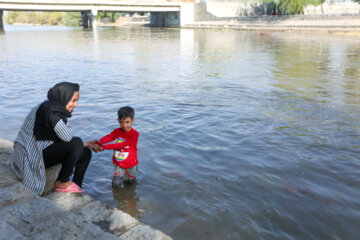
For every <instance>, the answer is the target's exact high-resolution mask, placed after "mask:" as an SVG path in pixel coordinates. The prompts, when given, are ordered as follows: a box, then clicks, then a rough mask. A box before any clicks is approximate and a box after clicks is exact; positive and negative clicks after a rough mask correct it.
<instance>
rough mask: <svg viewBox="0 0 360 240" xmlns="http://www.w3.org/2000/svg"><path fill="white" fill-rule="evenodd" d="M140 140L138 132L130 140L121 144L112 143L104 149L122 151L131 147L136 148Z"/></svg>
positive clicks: (104, 146)
mask: <svg viewBox="0 0 360 240" xmlns="http://www.w3.org/2000/svg"><path fill="white" fill-rule="evenodd" d="M138 138H139V133H137V132H136V133H134V134H133V135H131V136H130V137H129V138H128V139H126V140H125V141H123V142H121V143H110V144H106V145H103V146H102V147H103V148H104V149H121V148H124V147H127V146H130V145H133V146H135V147H136V146H137V142H138Z"/></svg>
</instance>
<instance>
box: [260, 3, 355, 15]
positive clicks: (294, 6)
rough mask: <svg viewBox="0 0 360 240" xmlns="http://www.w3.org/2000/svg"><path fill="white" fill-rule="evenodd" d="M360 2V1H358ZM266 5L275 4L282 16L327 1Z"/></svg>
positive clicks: (296, 12) (297, 12) (299, 11)
mask: <svg viewBox="0 0 360 240" xmlns="http://www.w3.org/2000/svg"><path fill="white" fill-rule="evenodd" d="M358 1H360V0H358ZM263 2H264V3H269V2H274V3H275V4H277V9H278V10H279V11H280V13H281V14H287V15H292V14H299V13H301V12H302V11H303V10H304V7H306V6H307V5H315V6H317V5H319V4H322V3H324V2H325V0H263Z"/></svg>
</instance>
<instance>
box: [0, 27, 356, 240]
mask: <svg viewBox="0 0 360 240" xmlns="http://www.w3.org/2000/svg"><path fill="white" fill-rule="evenodd" d="M359 56H360V39H359V38H354V37H349V36H341V35H331V34H314V33H312V34H309V33H276V32H274V33H271V34H258V33H256V32H241V31H213V30H189V29H187V30H186V29H184V30H179V29H157V28H101V27H100V28H98V29H97V32H96V33H93V32H91V31H83V30H82V29H80V28H66V27H29V26H26V27H21V26H6V28H5V33H4V34H2V35H0V79H1V81H0V100H1V105H0V112H1V115H0V120H1V123H2V125H1V127H0V137H1V138H5V139H8V140H14V139H15V137H16V133H17V131H18V129H19V127H20V125H21V123H22V121H23V119H24V118H25V116H26V114H27V113H28V112H29V110H30V108H31V107H33V106H35V105H36V104H38V103H40V102H41V101H42V100H44V99H45V98H46V93H47V90H48V89H49V88H50V87H51V86H52V85H54V84H55V83H57V82H60V81H72V82H78V83H79V84H80V86H81V87H80V102H79V107H78V108H77V109H76V110H75V112H74V114H73V117H72V119H70V124H71V125H72V127H73V129H74V130H75V131H76V134H77V135H78V136H81V137H82V138H83V139H85V140H87V139H94V138H99V137H101V136H103V135H105V134H107V133H109V132H110V131H111V130H113V129H114V128H116V127H117V119H116V118H117V116H116V111H117V109H118V108H119V107H120V106H123V105H130V106H133V107H134V108H135V111H136V113H135V118H136V120H135V123H134V128H135V129H137V130H138V131H139V132H140V139H139V145H138V147H139V151H138V155H139V161H140V165H139V173H138V178H137V183H136V184H134V185H132V186H127V187H126V188H124V189H112V188H111V178H112V173H113V165H112V161H111V152H103V153H100V154H93V159H92V162H91V164H90V167H89V171H88V173H87V175H86V177H85V180H84V185H85V186H84V188H85V190H86V192H87V193H89V194H90V195H91V196H93V197H94V198H95V199H98V200H100V201H102V202H106V203H107V204H110V205H111V206H114V207H117V208H119V209H121V210H124V211H125V212H128V213H129V214H130V215H132V216H135V217H136V218H138V219H139V220H141V221H142V222H144V223H146V224H149V225H151V226H153V227H155V228H157V229H160V230H162V231H164V232H165V233H167V234H169V235H170V236H171V237H173V238H174V239H354V238H355V237H357V235H358V234H357V233H358V230H357V229H358V226H357V222H358V219H359V214H360V212H359V209H360V200H359V199H360V194H359V191H358V185H359V182H358V174H359V171H358V169H360V163H359V161H358V157H359V143H358V142H359V130H360V129H359V128H360V121H359V119H360V109H359V103H360V82H359V79H360V70H359V68H358V66H359V64H360V57H359Z"/></svg>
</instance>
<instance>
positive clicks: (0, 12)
mask: <svg viewBox="0 0 360 240" xmlns="http://www.w3.org/2000/svg"><path fill="white" fill-rule="evenodd" d="M3 12H4V11H3V10H0V31H3V30H4V24H3Z"/></svg>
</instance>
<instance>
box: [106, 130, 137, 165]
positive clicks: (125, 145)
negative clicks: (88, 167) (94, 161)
mask: <svg viewBox="0 0 360 240" xmlns="http://www.w3.org/2000/svg"><path fill="white" fill-rule="evenodd" d="M117 138H121V139H122V140H124V141H123V142H121V143H110V144H106V143H108V142H111V141H114V140H115V139H117ZM138 139H139V133H138V132H137V131H136V130H135V129H133V128H132V129H131V130H130V131H128V132H125V131H124V130H122V129H121V128H116V129H114V130H113V131H112V132H111V133H110V134H108V135H106V136H104V137H102V138H101V139H100V140H99V142H100V144H102V145H103V148H104V149H113V150H116V151H121V152H129V155H128V157H127V158H126V159H125V160H124V161H121V162H119V161H117V160H116V159H115V157H114V156H113V163H114V164H116V165H118V166H120V167H121V168H130V167H134V166H136V165H137V164H138V163H139V161H138V158H137V142H138ZM104 144H105V145H104Z"/></svg>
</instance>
